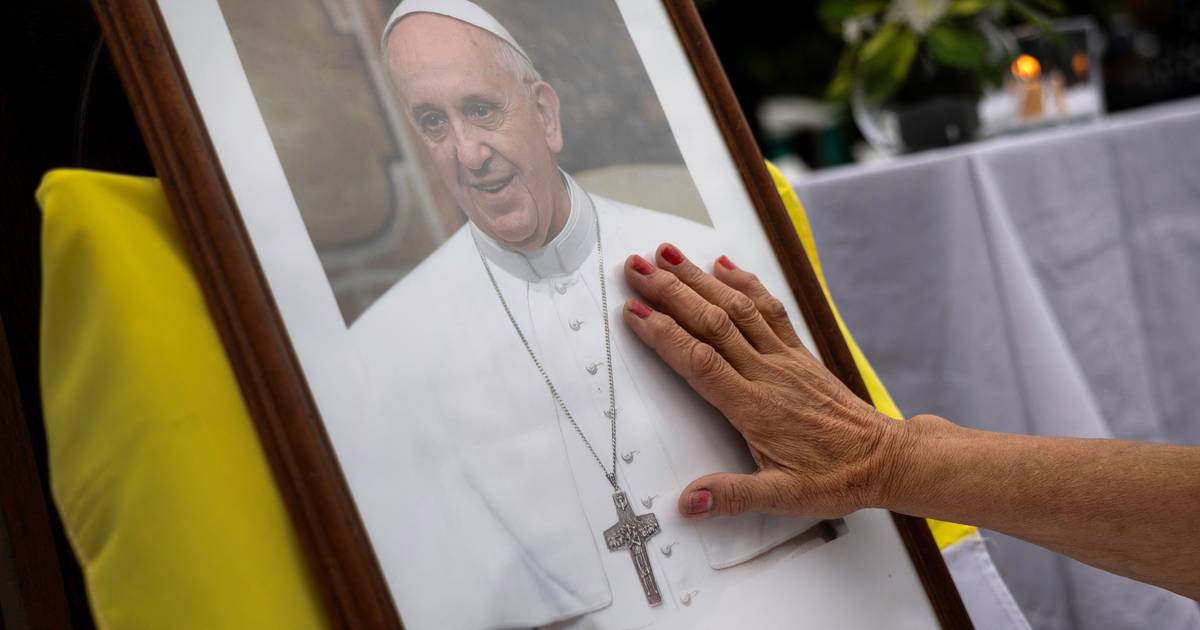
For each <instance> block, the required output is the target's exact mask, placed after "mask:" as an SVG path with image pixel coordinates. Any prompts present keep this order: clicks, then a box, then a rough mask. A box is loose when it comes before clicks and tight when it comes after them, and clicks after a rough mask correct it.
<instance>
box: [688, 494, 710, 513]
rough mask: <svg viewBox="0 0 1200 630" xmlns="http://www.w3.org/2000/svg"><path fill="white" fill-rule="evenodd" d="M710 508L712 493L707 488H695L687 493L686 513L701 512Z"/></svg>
mask: <svg viewBox="0 0 1200 630" xmlns="http://www.w3.org/2000/svg"><path fill="white" fill-rule="evenodd" d="M711 509H712V493H711V492H709V491H708V490H697V491H695V492H693V493H691V494H690V495H688V505H687V511H688V514H703V513H705V512H707V511H709V510H711Z"/></svg>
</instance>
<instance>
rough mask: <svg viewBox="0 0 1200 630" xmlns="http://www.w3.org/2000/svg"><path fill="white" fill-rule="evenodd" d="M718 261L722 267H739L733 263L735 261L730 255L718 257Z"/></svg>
mask: <svg viewBox="0 0 1200 630" xmlns="http://www.w3.org/2000/svg"><path fill="white" fill-rule="evenodd" d="M717 262H718V263H720V264H721V266H722V267H724V268H726V269H728V270H730V271H733V270H734V269H737V265H735V264H733V261H732V260H729V257H728V256H721V257H720V258H718V259H717Z"/></svg>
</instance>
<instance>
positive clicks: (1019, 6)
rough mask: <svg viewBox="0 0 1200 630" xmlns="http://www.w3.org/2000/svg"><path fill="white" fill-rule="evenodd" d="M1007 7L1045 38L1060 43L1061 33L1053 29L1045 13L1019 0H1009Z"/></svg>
mask: <svg viewBox="0 0 1200 630" xmlns="http://www.w3.org/2000/svg"><path fill="white" fill-rule="evenodd" d="M1009 8H1010V9H1011V10H1012V12H1013V13H1016V14H1017V15H1019V16H1020V17H1021V19H1023V20H1025V21H1026V22H1029V23H1030V24H1032V25H1033V27H1034V28H1036V29H1037V30H1039V31H1041V33H1042V35H1044V36H1045V37H1046V39H1048V40H1050V41H1052V42H1054V43H1055V44H1062V35H1059V33H1058V31H1056V30H1054V27H1053V26H1051V25H1050V19H1049V18H1048V17H1046V14H1045V13H1042V12H1041V11H1038V10H1037V9H1035V8H1033V7H1031V6H1029V5H1028V4H1025V3H1024V2H1021V1H1020V0H1011V1H1010V2H1009Z"/></svg>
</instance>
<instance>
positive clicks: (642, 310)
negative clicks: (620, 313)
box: [629, 299, 650, 319]
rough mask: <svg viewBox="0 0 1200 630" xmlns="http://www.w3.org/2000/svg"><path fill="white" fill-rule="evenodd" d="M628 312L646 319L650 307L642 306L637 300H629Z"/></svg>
mask: <svg viewBox="0 0 1200 630" xmlns="http://www.w3.org/2000/svg"><path fill="white" fill-rule="evenodd" d="M629 310H631V311H633V314H634V315H637V316H638V317H640V318H642V319H646V318H647V317H649V315H650V307H649V306H646V305H645V304H642V302H641V300H638V299H632V300H629Z"/></svg>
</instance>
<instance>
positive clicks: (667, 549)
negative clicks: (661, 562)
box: [658, 540, 679, 558]
mask: <svg viewBox="0 0 1200 630" xmlns="http://www.w3.org/2000/svg"><path fill="white" fill-rule="evenodd" d="M678 544H679V541H678V540H677V541H675V542H673V543H671V544H669V545H663V546H662V547H659V548H658V550H659V551H661V552H662V555H664V556H666V557H668V558H670V557H671V554H673V553H675V545H678Z"/></svg>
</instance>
